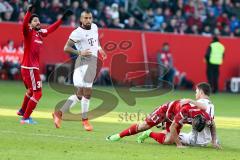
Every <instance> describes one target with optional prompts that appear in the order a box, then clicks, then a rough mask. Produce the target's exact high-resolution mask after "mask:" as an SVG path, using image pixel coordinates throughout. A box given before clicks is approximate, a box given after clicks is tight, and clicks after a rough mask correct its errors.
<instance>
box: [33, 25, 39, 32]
mask: <svg viewBox="0 0 240 160" xmlns="http://www.w3.org/2000/svg"><path fill="white" fill-rule="evenodd" d="M33 29H34V30H35V31H39V30H40V29H41V26H40V25H37V26H36V27H34V28H33Z"/></svg>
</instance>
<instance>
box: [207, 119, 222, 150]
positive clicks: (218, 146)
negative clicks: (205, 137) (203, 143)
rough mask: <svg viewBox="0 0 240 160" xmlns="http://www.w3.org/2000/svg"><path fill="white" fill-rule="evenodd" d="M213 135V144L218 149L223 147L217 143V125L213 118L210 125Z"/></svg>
mask: <svg viewBox="0 0 240 160" xmlns="http://www.w3.org/2000/svg"><path fill="white" fill-rule="evenodd" d="M209 127H210V131H211V136H212V145H213V147H214V148H216V149H221V146H220V145H219V144H218V143H217V131H216V125H215V122H214V120H212V124H211V125H210V126H209Z"/></svg>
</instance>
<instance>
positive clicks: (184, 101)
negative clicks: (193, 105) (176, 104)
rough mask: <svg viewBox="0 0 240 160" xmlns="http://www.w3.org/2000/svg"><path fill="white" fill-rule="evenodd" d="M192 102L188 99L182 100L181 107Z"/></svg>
mask: <svg viewBox="0 0 240 160" xmlns="http://www.w3.org/2000/svg"><path fill="white" fill-rule="evenodd" d="M190 102H191V99H188V98H184V99H181V100H180V105H181V106H183V105H185V104H187V103H190Z"/></svg>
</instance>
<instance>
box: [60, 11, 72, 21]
mask: <svg viewBox="0 0 240 160" xmlns="http://www.w3.org/2000/svg"><path fill="white" fill-rule="evenodd" d="M71 15H73V11H72V10H70V9H67V10H65V11H64V13H63V16H62V20H63V21H65V20H66V19H67V18H68V17H69V16H71Z"/></svg>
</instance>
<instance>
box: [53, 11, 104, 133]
mask: <svg viewBox="0 0 240 160" xmlns="http://www.w3.org/2000/svg"><path fill="white" fill-rule="evenodd" d="M92 21H93V17H92V13H91V12H90V11H88V10H85V11H83V12H82V13H81V17H80V26H79V27H78V28H77V29H75V30H74V31H73V32H72V33H71V34H70V36H69V39H68V41H67V43H66V44H65V47H64V51H65V52H66V53H74V54H77V55H79V56H78V58H77V60H76V63H75V69H74V73H73V83H74V86H75V87H76V88H77V92H76V94H74V95H71V96H70V97H69V98H68V100H67V101H66V102H65V104H64V105H63V106H62V108H60V110H58V111H55V112H54V113H53V114H52V116H53V119H54V124H55V126H56V128H60V126H61V120H62V115H63V114H64V113H65V112H67V111H69V109H70V108H71V107H72V106H74V105H75V104H76V103H77V102H80V101H81V108H82V124H83V127H84V129H85V130H86V131H92V130H93V127H92V125H91V124H90V123H89V121H88V116H87V112H88V109H89V103H90V98H91V95H92V85H93V81H94V79H95V76H96V70H97V58H98V52H99V53H100V54H101V56H102V58H103V60H105V59H106V58H107V56H106V53H105V52H104V50H103V49H102V48H101V46H100V44H99V39H98V27H97V25H96V24H94V23H92ZM74 45H75V47H76V49H77V50H76V49H74V48H73V46H74Z"/></svg>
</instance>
